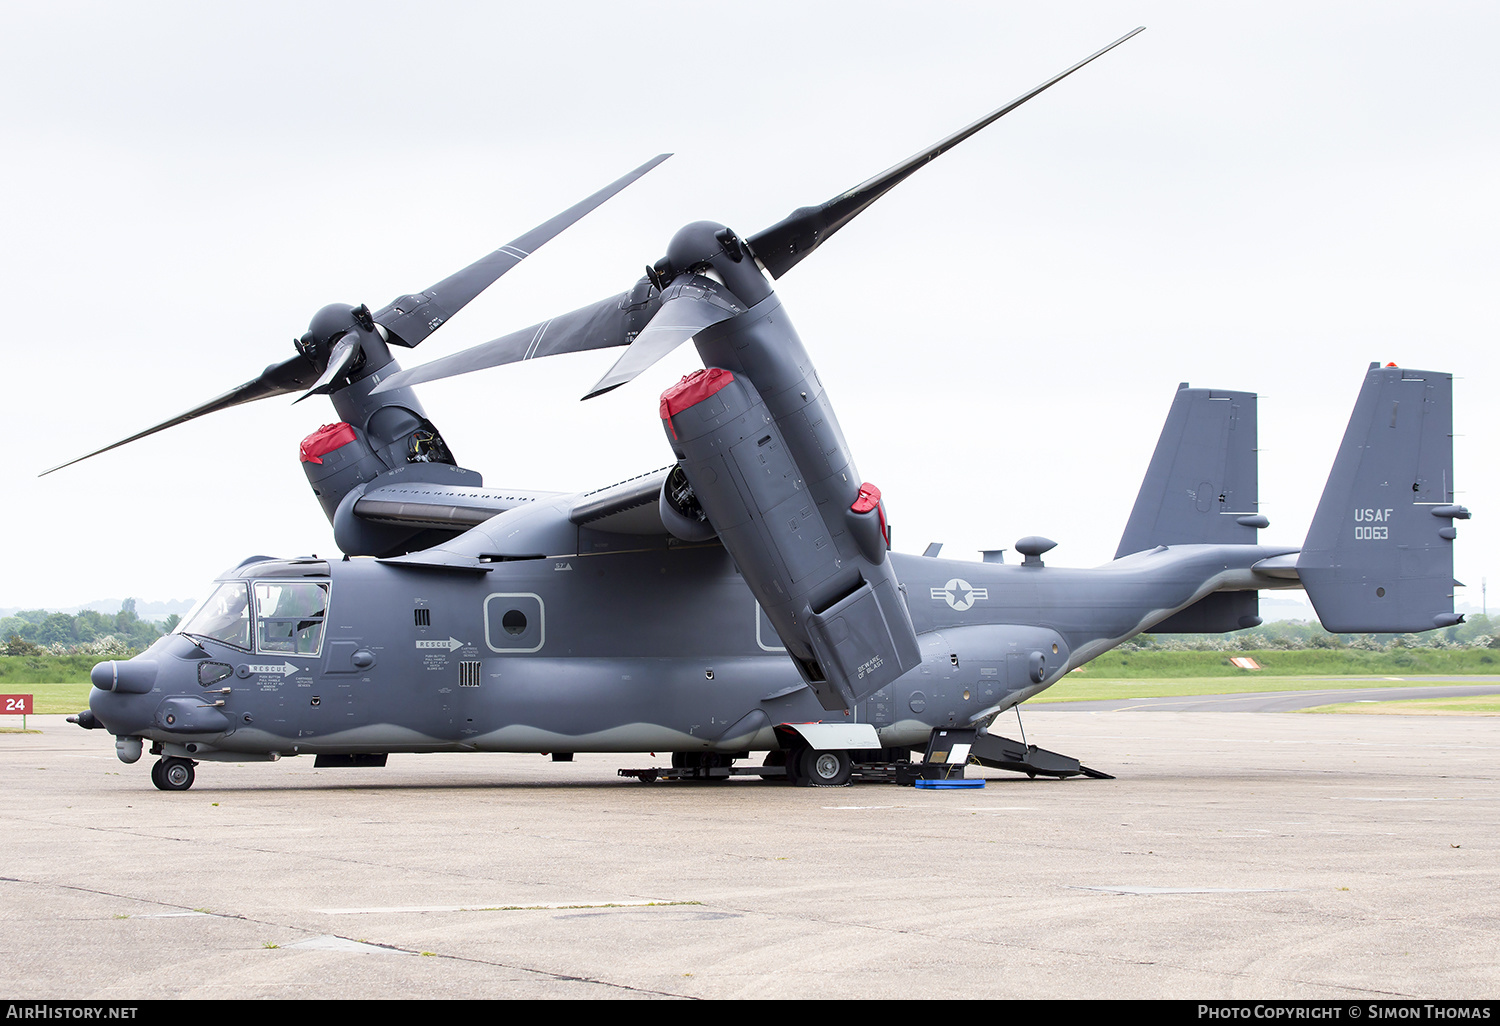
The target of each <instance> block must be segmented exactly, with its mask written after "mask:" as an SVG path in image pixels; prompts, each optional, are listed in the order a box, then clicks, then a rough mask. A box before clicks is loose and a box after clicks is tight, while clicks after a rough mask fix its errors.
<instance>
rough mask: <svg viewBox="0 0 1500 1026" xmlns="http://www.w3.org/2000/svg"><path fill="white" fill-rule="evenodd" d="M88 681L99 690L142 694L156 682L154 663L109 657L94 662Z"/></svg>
mask: <svg viewBox="0 0 1500 1026" xmlns="http://www.w3.org/2000/svg"><path fill="white" fill-rule="evenodd" d="M89 681H90V682H91V683H92V684H93V685H94V687H96V688H98V689H99V690H100V691H116V692H122V693H124V694H130V695H144V694H147V693H148V692H150V690H151V688H152V687H153V686H154V685H155V684H156V663H154V662H151V661H149V660H146V659H129V660H124V661H122V660H119V659H111V660H109V661H107V662H103V663H95V664H94V668H93V669H92V670H90V671H89Z"/></svg>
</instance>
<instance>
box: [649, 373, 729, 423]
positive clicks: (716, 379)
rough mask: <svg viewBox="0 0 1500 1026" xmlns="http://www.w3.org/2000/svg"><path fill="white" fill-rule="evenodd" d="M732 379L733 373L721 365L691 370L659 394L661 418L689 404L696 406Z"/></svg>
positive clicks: (683, 408)
mask: <svg viewBox="0 0 1500 1026" xmlns="http://www.w3.org/2000/svg"><path fill="white" fill-rule="evenodd" d="M733 380H734V375H733V374H731V373H730V372H729V371H727V370H725V369H724V368H722V367H705V368H704V369H703V370H700V371H693V373H691V374H688V375H686V376H685V377H684V378H683V379H682V380H681V381H679V382H677V384H675V385H673V386H672V387H671V388H669V389H667V390H666V391H665V392H663V393H662V394H661V408H660V411H659V412H660V413H661V419H662V420H667V419H668V418H670V417H672V416H673V415H674V414H678V413H681V412H682V411H683V410H685V409H687V408H688V407H690V406H697V405H698V404H699V403H701V402H702V401H703V400H705V399H707V398H708V397H709V396H711V395H713V394H714V393H715V392H717V391H718V390H719V389H721V388H723V387H724V386H725V385H727V384H729V383H730V382H731V381H733Z"/></svg>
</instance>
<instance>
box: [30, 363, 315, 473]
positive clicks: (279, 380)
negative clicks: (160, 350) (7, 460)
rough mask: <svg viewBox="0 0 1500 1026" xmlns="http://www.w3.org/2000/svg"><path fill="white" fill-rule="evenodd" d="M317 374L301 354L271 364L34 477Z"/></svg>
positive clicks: (295, 386) (301, 384)
mask: <svg viewBox="0 0 1500 1026" xmlns="http://www.w3.org/2000/svg"><path fill="white" fill-rule="evenodd" d="M317 373H318V369H317V367H315V366H313V364H312V362H311V361H309V360H308V359H307V358H306V357H303V356H301V355H298V356H294V357H292V358H291V359H289V360H283V361H282V362H281V363H273V364H271V366H269V367H267V368H266V369H265V370H263V371H261V373H260V376H259V377H257V378H254V379H252V380H250V381H247V382H245V383H244V384H243V385H240V386H239V387H238V388H231V389H230V390H229V391H228V392H225V393H224V394H223V395H221V396H217V397H215V398H213V399H210V400H209V401H208V402H206V403H203V404H201V405H199V406H194V407H193V408H192V409H191V410H188V411H187V412H186V413H184V414H181V415H179V416H176V417H173V418H172V419H171V420H167V421H163V422H162V423H160V424H157V425H156V426H155V427H149V428H147V429H146V430H144V431H140V432H137V433H136V434H133V435H131V436H130V437H129V438H122V439H120V441H118V442H115V443H113V444H111V445H106V446H105V447H104V448H102V449H95V450H94V451H93V452H91V453H88V454H87V455H84V456H80V457H78V459H75V460H69V461H68V462H66V463H59V464H58V465H57V466H55V467H53V468H52V469H51V470H44V471H42V472H41V473H40V474H38V475H37V476H38V477H46V476H47V475H48V474H50V473H52V471H53V470H61V469H62V468H63V467H71V466H72V465H73V464H75V463H79V462H81V461H83V460H86V459H88V458H89V457H90V456H98V455H99V454H100V453H102V452H109V450H111V449H118V448H119V447H120V446H122V445H127V444H129V443H130V442H134V441H136V440H137V439H140V438H145V437H146V436H147V435H154V434H156V433H157V432H158V431H165V430H166V429H167V428H169V427H176V426H177V425H178V424H183V423H186V422H187V421H190V420H193V419H195V418H197V417H201V416H203V415H204V414H207V413H217V412H218V411H219V410H227V409H229V408H230V407H231V406H239V405H240V404H242V403H249V402H254V401H255V400H257V399H269V398H270V397H271V396H273V395H285V394H286V393H287V392H296V391H298V390H299V389H303V388H306V387H307V386H308V384H309V383H310V382H311V381H312V380H313V377H314V376H315V375H316V374H317Z"/></svg>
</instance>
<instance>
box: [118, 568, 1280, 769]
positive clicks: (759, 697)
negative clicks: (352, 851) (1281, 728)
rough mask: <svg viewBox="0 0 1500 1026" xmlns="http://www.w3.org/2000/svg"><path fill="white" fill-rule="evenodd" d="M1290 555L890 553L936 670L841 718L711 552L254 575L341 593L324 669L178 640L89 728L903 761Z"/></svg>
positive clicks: (208, 749)
mask: <svg viewBox="0 0 1500 1026" xmlns="http://www.w3.org/2000/svg"><path fill="white" fill-rule="evenodd" d="M632 542H633V543H634V544H636V545H639V544H640V543H641V542H642V539H633V540H632ZM1287 551H1290V550H1288V549H1286V548H1267V547H1263V546H1257V545H1184V546H1173V547H1170V548H1168V547H1162V548H1158V549H1156V550H1154V551H1149V552H1143V553H1137V554H1135V555H1132V556H1129V557H1126V558H1124V559H1119V560H1116V561H1114V562H1113V563H1110V564H1107V565H1105V566H1103V567H1099V568H1096V569H1092V570H1076V569H1062V568H1053V567H1044V566H1012V565H997V564H987V563H972V562H962V561H955V560H946V559H936V558H927V557H917V556H909V555H901V554H896V553H892V555H891V559H892V560H893V561H894V568H895V570H896V571H897V574H898V576H899V578H900V580H901V582H902V584H903V591H904V592H905V595H906V602H907V605H908V608H909V609H910V612H911V617H912V621H913V623H914V625H915V626H916V627H917V630H918V635H919V639H920V644H921V649H922V664H921V665H920V666H919V667H918V668H916V669H914V670H912V671H910V672H908V673H906V674H904V675H902V676H901V677H900V678H899V679H897V680H896V681H894V682H893V683H891V684H889V685H887V686H885V687H883V688H881V689H880V690H879V691H877V692H875V693H874V694H872V695H871V696H870V697H868V698H867V699H866V700H864V701H861V702H859V703H858V704H857V705H856V706H855V707H854V708H853V709H851V710H850V711H848V712H847V713H842V714H840V713H830V712H827V711H825V710H824V709H823V707H822V706H821V705H820V704H819V702H818V701H817V699H816V697H815V695H814V694H813V692H812V691H811V690H810V689H809V688H808V687H807V686H806V685H805V684H804V683H803V681H802V680H801V678H800V677H799V675H798V674H797V672H796V669H795V668H794V667H793V665H792V663H791V661H790V659H789V658H788V657H787V655H786V653H785V651H784V650H783V649H782V647H781V645H780V641H779V639H778V638H777V636H776V634H775V632H774V630H773V629H772V627H771V625H770V622H769V621H768V620H767V619H766V617H765V615H764V613H763V612H762V611H761V610H760V608H759V606H758V605H757V604H756V601H755V599H754V597H753V596H752V595H751V593H750V591H749V589H748V588H747V587H746V586H745V584H744V581H743V578H742V577H741V575H740V574H739V573H738V572H737V570H736V569H735V567H734V565H733V562H732V561H731V560H730V558H729V557H728V555H727V553H726V552H725V551H724V549H723V548H722V547H720V546H719V545H717V544H715V543H712V542H710V543H707V544H700V545H680V544H673V545H668V544H665V543H660V544H658V543H654V542H648V543H647V547H637V548H632V549H624V550H616V551H608V552H601V553H595V554H577V553H574V554H569V555H562V556H549V557H544V558H535V559H524V560H510V561H504V562H496V563H493V564H490V565H489V566H488V567H487V568H486V571H487V572H465V571H455V570H439V569H433V568H427V567H416V566H403V565H400V564H393V563H388V562H382V561H378V560H374V559H352V560H344V561H340V562H332V561H330V562H325V561H321V560H306V561H251V562H247V564H245V565H244V566H242V567H240V568H238V569H236V570H235V571H232V572H231V573H230V574H228V575H226V576H225V577H223V578H221V580H223V581H228V582H237V581H243V582H245V590H246V592H247V594H249V595H260V594H261V593H262V592H264V593H266V594H273V593H276V590H277V589H279V588H282V587H284V586H285V585H287V584H288V583H297V584H300V585H303V586H310V585H319V586H321V587H322V588H326V591H321V592H320V593H321V594H323V595H325V596H326V610H320V611H319V612H321V613H323V614H324V615H323V616H322V622H321V625H319V624H318V623H317V622H316V618H313V617H309V618H307V619H304V620H302V621H300V622H299V623H298V624H289V625H288V630H290V629H291V628H292V627H294V626H300V628H301V630H302V636H303V637H304V645H303V649H304V654H296V653H294V652H291V651H289V650H288V649H287V646H286V644H283V643H280V642H272V641H268V640H267V639H268V638H269V637H270V636H271V635H274V634H275V632H274V631H273V630H269V629H268V626H267V625H263V624H262V623H261V622H260V621H261V619H262V618H264V617H265V613H266V609H265V606H264V603H263V601H262V604H261V605H260V606H259V607H258V608H252V609H250V610H248V611H247V615H248V617H249V618H250V619H251V620H252V621H253V624H252V626H250V628H249V629H248V631H247V632H246V633H245V634H244V635H242V636H241V637H240V638H239V639H238V641H237V643H236V644H230V643H227V642H225V641H223V640H216V639H213V638H208V637H204V636H202V635H194V636H192V637H189V636H186V635H184V634H181V633H178V634H173V635H169V636H168V637H166V638H163V639H162V640H161V641H159V642H158V643H157V644H156V645H154V646H152V648H151V649H149V650H148V651H147V652H145V653H142V654H141V655H140V656H137V657H136V658H135V659H134V660H131V661H130V662H128V663H115V664H111V663H104V664H100V667H99V668H97V669H96V672H95V677H94V680H95V684H96V685H99V684H101V683H103V684H104V685H105V686H106V687H108V686H110V684H111V683H113V684H114V685H115V690H104V689H102V688H101V687H98V686H96V687H95V689H94V691H93V693H92V695H91V698H90V707H91V709H92V710H93V713H94V715H95V716H96V717H97V718H98V719H99V720H100V722H101V723H102V724H103V725H104V726H105V727H106V728H108V729H109V731H110V732H111V733H113V734H115V735H117V736H120V737H139V738H143V739H148V740H151V741H155V742H159V743H161V744H162V745H163V746H164V750H165V751H166V752H167V753H168V754H180V755H188V756H191V757H192V758H195V759H202V758H210V759H212V758H215V757H217V758H220V759H224V758H236V759H238V758H241V757H243V756H245V755H250V756H252V757H253V756H255V755H260V756H262V757H265V756H275V755H293V754H307V753H317V754H323V753H330V754H331V753H376V752H435V751H507V752H585V751H595V752H598V751H618V752H636V751H704V750H717V751H726V752H732V751H748V750H757V749H759V750H767V749H774V748H777V747H779V745H778V740H777V736H776V733H775V731H774V728H775V727H776V726H777V725H778V724H783V723H806V722H812V721H823V722H845V723H868V724H871V725H873V726H874V727H875V729H876V731H877V732H878V734H879V737H880V740H881V742H882V744H883V745H884V746H886V747H890V748H898V747H909V746H920V745H921V744H923V743H925V740H926V738H927V736H928V734H929V732H930V731H931V729H932V728H934V727H944V726H967V725H975V724H986V723H988V722H989V721H990V720H991V719H993V717H994V716H995V714H996V713H998V712H999V711H1001V710H1003V709H1006V708H1009V707H1010V706H1012V705H1014V704H1016V703H1017V702H1020V701H1023V700H1025V699H1026V698H1029V697H1031V696H1032V695H1034V694H1036V693H1037V692H1039V691H1041V690H1042V689H1043V688H1045V687H1047V686H1049V685H1050V684H1052V683H1054V682H1055V681H1057V680H1058V679H1059V678H1060V677H1061V676H1062V675H1063V674H1064V673H1066V672H1067V671H1068V670H1070V669H1072V668H1073V667H1076V666H1078V665H1081V664H1082V663H1083V662H1086V661H1087V660H1088V659H1091V658H1093V657H1094V656H1096V655H1098V654H1099V653H1100V652H1102V651H1105V650H1107V649H1108V648H1110V647H1113V646H1114V645H1116V644H1118V643H1120V642H1121V641H1123V640H1125V639H1126V638H1128V637H1130V636H1131V635H1133V634H1136V633H1138V632H1140V631H1142V630H1145V629H1148V628H1149V627H1150V626H1152V624H1154V623H1157V622H1159V621H1161V620H1162V619H1164V618H1165V617H1167V616H1169V615H1171V614H1172V613H1173V612H1175V611H1177V610H1180V609H1182V608H1184V607H1186V606H1189V605H1191V604H1192V603H1194V602H1196V601H1198V600H1199V599H1200V598H1202V597H1204V596H1205V595H1207V594H1209V593H1211V592H1213V591H1216V590H1238V589H1244V588H1247V587H1275V586H1277V583H1278V582H1275V581H1271V580H1269V579H1266V578H1263V577H1260V575H1257V574H1255V573H1254V572H1253V571H1251V570H1250V567H1251V566H1252V565H1253V564H1254V563H1255V562H1256V561H1257V560H1260V559H1263V558H1266V557H1267V556H1272V555H1277V554H1281V553H1285V552H1287ZM258 585H259V587H258ZM233 586H234V587H238V585H233ZM269 626H274V624H272V625H269ZM191 628H192V622H191V618H190V621H185V622H184V629H188V630H191ZM314 635H316V640H315V641H314V642H311V643H309V642H307V641H306V639H310V638H313V637H314ZM262 642H265V644H261V643H262ZM205 667H207V669H206V670H205ZM111 668H112V669H111ZM111 672H112V673H113V674H114V678H115V680H114V681H111V680H110V679H109V674H110V673H111ZM219 674H224V675H225V676H223V677H222V678H220V679H214V678H215V677H216V676H218V675H219ZM200 681H206V683H200Z"/></svg>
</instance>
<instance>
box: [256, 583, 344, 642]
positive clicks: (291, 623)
mask: <svg viewBox="0 0 1500 1026" xmlns="http://www.w3.org/2000/svg"><path fill="white" fill-rule="evenodd" d="M327 610H328V585H326V584H308V583H303V582H300V581H299V582H296V583H290V582H284V581H274V582H273V581H257V582H256V584H255V649H256V651H257V652H272V653H281V654H284V655H300V656H315V655H317V654H318V651H319V649H320V648H321V647H322V645H323V618H324V616H325V615H326V614H327Z"/></svg>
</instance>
